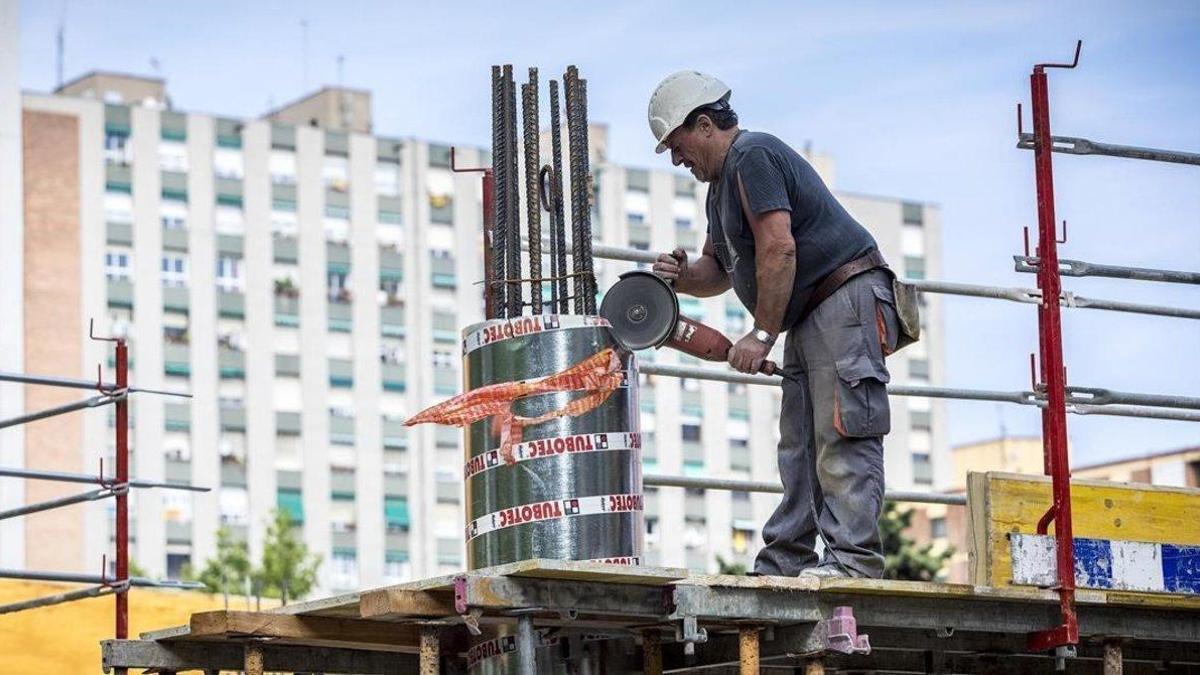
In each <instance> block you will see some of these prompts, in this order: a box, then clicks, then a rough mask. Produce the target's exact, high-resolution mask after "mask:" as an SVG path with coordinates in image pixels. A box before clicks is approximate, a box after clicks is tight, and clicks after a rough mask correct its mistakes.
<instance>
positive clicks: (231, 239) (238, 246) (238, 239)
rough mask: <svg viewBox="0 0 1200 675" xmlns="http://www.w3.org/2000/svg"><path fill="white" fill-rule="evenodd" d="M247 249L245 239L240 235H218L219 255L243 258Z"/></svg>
mask: <svg viewBox="0 0 1200 675" xmlns="http://www.w3.org/2000/svg"><path fill="white" fill-rule="evenodd" d="M244 248H245V238H244V237H242V236H241V235H240V234H218V235H217V253H220V254H225V255H230V256H236V257H241V256H242V251H243V249H244Z"/></svg>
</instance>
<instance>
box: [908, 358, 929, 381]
mask: <svg viewBox="0 0 1200 675" xmlns="http://www.w3.org/2000/svg"><path fill="white" fill-rule="evenodd" d="M908 376H909V378H911V379H913V380H921V381H922V382H928V381H929V360H928V359H909V360H908Z"/></svg>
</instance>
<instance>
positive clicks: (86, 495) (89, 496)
mask: <svg viewBox="0 0 1200 675" xmlns="http://www.w3.org/2000/svg"><path fill="white" fill-rule="evenodd" d="M128 489H129V486H128V485H113V486H106V487H102V488H100V489H98V490H88V491H87V492H81V493H79V494H74V495H69V496H66V497H59V498H58V499H50V500H47V501H44V502H35V503H33V504H26V505H24V506H18V507H17V508H15V509H9V510H7V511H0V520H8V519H9V518H17V517H19V516H27V515H29V514H31V513H39V512H41V511H49V510H51V509H57V508H62V507H64V506H71V505H72V504H82V503H83V502H94V501H96V500H97V499H107V498H108V497H115V496H117V495H119V494H125V492H126V491H127V490H128Z"/></svg>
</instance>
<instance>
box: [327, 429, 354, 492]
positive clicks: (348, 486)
mask: <svg viewBox="0 0 1200 675" xmlns="http://www.w3.org/2000/svg"><path fill="white" fill-rule="evenodd" d="M351 421H353V420H351ZM329 492H330V494H331V495H334V496H337V497H345V496H348V497H350V498H353V497H354V493H355V486H354V472H353V471H338V470H334V471H331V472H330V473H329Z"/></svg>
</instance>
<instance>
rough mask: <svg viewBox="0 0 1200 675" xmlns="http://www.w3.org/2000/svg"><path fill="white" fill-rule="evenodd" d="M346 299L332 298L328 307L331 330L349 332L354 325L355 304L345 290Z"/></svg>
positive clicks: (343, 296)
mask: <svg viewBox="0 0 1200 675" xmlns="http://www.w3.org/2000/svg"><path fill="white" fill-rule="evenodd" d="M341 297H342V298H345V299H337V300H330V301H329V307H328V310H327V311H328V314H329V316H328V318H327V320H328V322H329V330H330V331H332V332H335V333H349V332H350V329H351V327H353V325H354V305H353V304H352V303H351V302H350V300H349V295H348V294H346V293H345V292H343V295H342V296H341Z"/></svg>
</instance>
